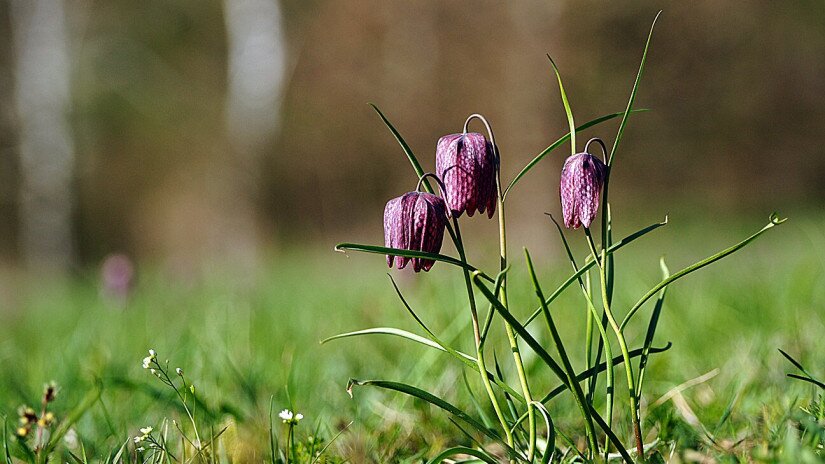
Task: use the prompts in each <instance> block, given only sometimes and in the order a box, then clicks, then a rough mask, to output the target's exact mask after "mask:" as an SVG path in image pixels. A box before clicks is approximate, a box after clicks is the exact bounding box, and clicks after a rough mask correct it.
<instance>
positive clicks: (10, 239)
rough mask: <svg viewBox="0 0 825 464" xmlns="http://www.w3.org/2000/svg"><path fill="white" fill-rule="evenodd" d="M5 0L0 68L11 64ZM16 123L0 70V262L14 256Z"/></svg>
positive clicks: (10, 88)
mask: <svg viewBox="0 0 825 464" xmlns="http://www.w3.org/2000/svg"><path fill="white" fill-rule="evenodd" d="M9 7H10V5H9V4H8V2H0V70H3V71H5V70H10V69H12V67H13V64H12V60H13V58H12V55H13V53H12V49H11V46H12V45H11V44H12V40H11V18H10V16H9V15H10V11H9ZM16 134H17V123H16V116H15V111H14V80H13V79H12V76H11V74H10V73H9V72H0V265H2V264H5V263H6V262H12V261H15V259H16V258H17V246H16V243H17V230H16V228H17V198H18V195H17V194H18V192H17V191H18V188H19V187H18V186H19V182H18V177H19V174H18V172H17V168H18V160H17V143H16V140H17V135H16Z"/></svg>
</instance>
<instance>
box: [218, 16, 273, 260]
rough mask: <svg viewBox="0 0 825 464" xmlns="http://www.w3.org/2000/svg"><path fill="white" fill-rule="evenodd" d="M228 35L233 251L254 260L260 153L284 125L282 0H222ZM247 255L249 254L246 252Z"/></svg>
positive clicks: (256, 237)
mask: <svg viewBox="0 0 825 464" xmlns="http://www.w3.org/2000/svg"><path fill="white" fill-rule="evenodd" d="M223 4H224V21H225V24H226V33H227V40H228V45H229V46H228V54H229V55H228V70H227V71H228V90H227V96H226V124H227V130H228V134H229V142H230V150H231V152H232V153H231V155H232V156H231V159H230V163H231V166H230V171H231V172H232V174H233V175H231V176H230V179H231V182H232V183H233V184H234V185H233V186H231V187H230V191H231V192H232V195H233V196H235V197H236V198H237V200H238V202H237V203H236V204H235V205H236V206H235V207H234V208H233V211H232V212H230V214H231V215H233V216H234V217H232V218H231V221H230V222H231V223H232V224H233V229H234V231H233V232H234V233H233V240H234V242H235V247H234V248H235V249H234V252H235V254H236V255H237V254H238V252H240V254H241V255H242V256H235V257H236V258H237V257H240V258H243V259H244V261H246V264H253V265H254V264H256V263H255V261H256V259H255V258H254V256H252V255H253V254H255V252H256V251H257V250H258V247H259V242H260V240H259V238H258V236H257V235H258V227H257V221H256V218H255V210H254V200H255V198H256V197H257V195H258V193H259V192H258V189H259V186H260V179H259V177H258V175H259V174H258V173H259V171H260V163H261V161H262V156H263V155H264V154H265V153H267V152H268V150H270V149H271V147H272V142H273V140H274V137H275V136H276V135H277V132H278V129H279V126H280V106H281V98H282V97H281V96H282V87H283V84H284V78H285V66H286V53H287V50H286V45H285V39H284V31H283V26H282V18H281V8H280V5H279V3H278V0H224V2H223ZM243 255H246V256H243Z"/></svg>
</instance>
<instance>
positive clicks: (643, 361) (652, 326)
mask: <svg viewBox="0 0 825 464" xmlns="http://www.w3.org/2000/svg"><path fill="white" fill-rule="evenodd" d="M659 267H660V268H661V269H662V279H667V278H668V277H670V269H668V268H667V264H665V258H661V259H660V260H659ZM666 293H667V287H663V288H662V290H660V291H659V297H658V298H657V299H656V306H655V307H654V308H653V313H652V314H651V315H650V322H649V323H648V324H647V333H646V334H645V341H644V344H643V345H642V356H641V357H640V358H639V383H638V385H637V386H636V397H637V398H640V397H641V395H642V383H644V380H645V370H646V369H647V359H648V354H649V353H650V347H651V346H652V345H653V337H654V335H656V327H657V326H658V325H659V315H660V314H661V313H662V306H663V305H664V303H665V294H666Z"/></svg>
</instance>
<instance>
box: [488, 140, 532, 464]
mask: <svg viewBox="0 0 825 464" xmlns="http://www.w3.org/2000/svg"><path fill="white" fill-rule="evenodd" d="M494 146H495V145H494ZM497 184H498V231H499V251H500V258H501V270H504V269H505V268H506V267H507V229H506V227H505V222H504V202H503V201H502V198H503V197H502V196H501V182H500V181H498V182H497ZM499 301H500V302H501V304H502V306H504V307H505V308H508V309H509V305H508V302H507V277H506V276H503V277H502V279H501V289H500V290H499ZM504 329H505V332H506V333H507V339H508V340H509V342H510V349H511V350H512V352H513V361H514V362H515V365H516V372H518V379H519V383H521V390H522V394H523V395H524V401H525V402H526V403H527V427H528V429H529V434H530V439H529V443H528V447H527V458H528V460H530V461H532V460H533V455H534V454H535V451H536V415H535V411H534V409H535V406H534V405H533V404H532V402H533V397H532V395H531V394H530V386H529V384H528V383H527V374H526V373H525V371H524V362H523V360H522V359H521V352H520V351H519V347H518V341H517V340H516V336H515V333H514V332H513V327H512V326H511V325H510V324H509V323H507V322H505V323H504Z"/></svg>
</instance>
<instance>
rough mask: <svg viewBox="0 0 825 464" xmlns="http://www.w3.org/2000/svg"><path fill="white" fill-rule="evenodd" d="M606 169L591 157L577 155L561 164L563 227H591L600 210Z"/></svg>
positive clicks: (585, 154) (560, 190) (560, 189)
mask: <svg viewBox="0 0 825 464" xmlns="http://www.w3.org/2000/svg"><path fill="white" fill-rule="evenodd" d="M606 175H607V166H605V164H604V163H603V162H602V160H600V159H599V158H597V157H595V156H593V155H591V154H590V153H587V152H585V153H578V154H575V155H572V156H570V157H569V158H567V160H566V161H565V162H564V167H563V168H562V170H561V186H560V187H559V195H560V196H561V211H562V215H563V216H564V226H565V227H567V228H568V229H570V228H572V229H578V228H579V227H580V226H584V227H590V223H592V222H593V219H594V218H595V217H596V212H597V211H598V209H599V196H600V195H601V191H602V186H603V185H604V179H605V176H606Z"/></svg>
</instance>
